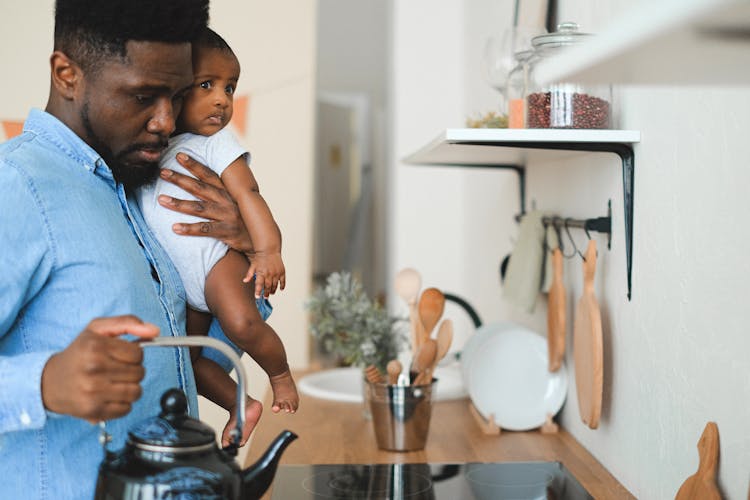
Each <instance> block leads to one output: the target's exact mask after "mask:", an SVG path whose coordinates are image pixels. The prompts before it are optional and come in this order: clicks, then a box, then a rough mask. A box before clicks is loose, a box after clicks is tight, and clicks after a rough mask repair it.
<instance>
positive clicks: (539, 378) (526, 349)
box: [468, 326, 568, 431]
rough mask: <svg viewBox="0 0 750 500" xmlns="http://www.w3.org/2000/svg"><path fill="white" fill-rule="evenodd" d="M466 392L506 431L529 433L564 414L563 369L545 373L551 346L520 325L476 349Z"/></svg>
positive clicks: (488, 335) (486, 337)
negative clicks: (548, 417)
mask: <svg viewBox="0 0 750 500" xmlns="http://www.w3.org/2000/svg"><path fill="white" fill-rule="evenodd" d="M468 371H469V373H468V379H469V380H468V389H469V396H470V397H471V400H472V402H473V403H474V406H476V408H477V410H478V411H479V413H481V414H482V416H483V417H484V418H486V419H489V416H490V415H494V420H495V423H496V424H497V425H498V426H499V427H500V428H502V429H508V430H512V431H525V430H529V429H534V428H536V427H539V426H541V425H542V424H543V423H544V422H545V420H546V418H547V414H548V413H549V414H552V415H553V416H554V415H555V414H557V412H558V411H560V408H561V407H562V405H563V402H565V396H566V394H567V391H568V375H567V370H566V368H565V365H564V364H563V365H562V366H561V367H560V369H559V370H558V371H557V372H554V373H550V372H549V371H548V370H547V341H546V339H545V338H543V337H542V336H541V335H539V334H537V333H534V332H533V331H531V330H527V329H525V328H523V327H520V326H514V327H513V328H508V329H502V330H496V331H491V332H487V333H486V334H484V335H483V336H482V338H481V339H479V341H478V343H477V345H476V346H474V347H473V351H472V354H471V359H470V362H469V366H468Z"/></svg>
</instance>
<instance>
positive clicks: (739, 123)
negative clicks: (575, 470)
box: [389, 0, 750, 499]
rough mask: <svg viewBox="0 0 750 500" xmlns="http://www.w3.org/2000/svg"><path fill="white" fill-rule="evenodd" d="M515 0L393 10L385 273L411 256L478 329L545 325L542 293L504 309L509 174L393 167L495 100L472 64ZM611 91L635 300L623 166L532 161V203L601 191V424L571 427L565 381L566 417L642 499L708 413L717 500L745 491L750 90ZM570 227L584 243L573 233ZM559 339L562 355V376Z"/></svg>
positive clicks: (654, 490) (576, 5)
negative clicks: (624, 159) (714, 434)
mask: <svg viewBox="0 0 750 500" xmlns="http://www.w3.org/2000/svg"><path fill="white" fill-rule="evenodd" d="M511 3H512V2H510V1H509V0H506V1H504V2H490V1H489V0H486V1H478V0H472V1H465V2H464V1H461V0H451V1H445V2H441V3H440V5H439V6H438V5H436V4H435V3H434V2H430V1H428V0H412V1H410V2H395V7H394V46H393V49H392V55H393V58H394V73H393V75H394V76H393V80H392V89H391V90H392V98H393V101H394V108H393V115H392V116H393V123H392V127H391V130H392V138H393V141H394V148H393V153H392V156H391V160H392V168H393V172H392V174H393V178H394V185H393V189H392V191H393V193H394V198H393V206H394V208H393V213H392V222H393V225H392V231H391V235H392V237H391V241H390V248H389V258H390V262H391V264H390V272H391V275H392V274H393V273H395V272H396V271H397V270H398V269H399V268H401V267H403V266H405V265H413V266H415V267H417V268H418V269H419V270H420V271H422V274H423V275H424V277H425V281H426V284H427V286H438V287H440V288H443V289H445V290H448V291H452V292H454V293H458V294H460V295H464V296H465V297H467V298H468V299H469V300H470V301H471V302H472V303H473V304H475V305H476V306H477V308H478V309H479V312H480V314H481V315H482V316H483V319H485V321H489V320H493V319H510V320H513V321H517V322H519V323H522V324H525V325H527V326H531V327H533V328H535V329H536V330H537V331H539V332H540V333H544V332H545V328H546V300H545V299H544V298H542V299H541V300H540V303H539V304H538V306H537V309H536V311H535V313H534V314H532V315H527V314H524V313H521V312H519V311H516V310H514V309H512V308H511V307H510V306H508V305H507V304H505V303H504V302H503V300H502V298H501V295H502V293H501V288H500V285H499V283H498V280H497V273H496V267H497V264H498V261H499V258H500V257H501V256H503V255H504V254H505V253H507V252H508V251H509V250H510V249H511V248H512V245H511V241H510V239H511V238H513V237H515V236H516V234H517V226H516V225H515V224H513V223H512V222H511V220H512V219H511V218H512V216H513V215H514V214H515V213H516V210H517V200H516V191H515V190H516V187H515V186H516V184H515V179H514V178H513V176H512V174H510V173H502V172H476V171H473V170H472V171H465V170H456V169H447V168H427V167H414V166H405V165H403V164H402V163H401V162H400V159H401V158H403V157H404V156H406V155H407V154H409V153H412V152H414V151H415V150H416V149H418V148H420V147H421V146H423V145H424V144H425V143H426V142H427V141H428V140H430V139H432V138H433V136H435V135H437V134H438V133H439V132H440V130H442V129H443V128H446V127H454V126H460V125H461V124H462V121H463V118H464V117H465V116H466V115H468V114H471V113H474V112H477V111H480V110H486V109H490V106H491V102H488V101H487V97H486V96H485V95H484V94H482V92H481V89H480V87H481V86H482V85H483V83H482V82H481V81H480V80H479V79H480V78H481V77H480V76H477V75H478V71H476V70H475V69H474V68H473V67H475V66H476V64H478V62H479V59H478V57H477V50H481V41H482V40H483V39H484V38H486V37H487V36H489V35H490V34H491V31H492V30H491V25H490V24H489V23H488V19H495V20H497V22H498V23H502V22H503V19H502V16H503V15H509V13H510V9H511ZM594 4H596V5H594ZM630 6H631V2H619V1H617V0H608V1H602V2H585V1H583V0H568V1H565V2H561V6H560V17H559V19H560V20H567V19H572V20H576V21H579V22H580V23H581V24H582V27H583V28H584V29H587V30H590V31H598V30H601V29H603V28H604V26H605V25H606V23H607V22H609V21H610V20H612V19H615V18H616V16H617V13H618V12H621V11H622V10H623V9H627V8H630ZM507 23H509V18H508V20H507V22H506V24H507ZM696 71H700V69H699V68H696ZM619 97H620V108H621V109H622V114H621V120H620V126H621V128H625V129H635V130H640V131H641V133H642V142H641V144H640V145H638V146H637V147H636V151H635V155H636V156H635V165H636V170H635V191H634V192H635V223H634V227H635V233H634V255H633V300H632V301H630V302H628V301H627V299H626V279H625V253H624V248H623V245H624V229H623V220H622V212H623V210H622V180H621V167H620V162H619V159H618V158H617V157H616V156H614V155H606V154H588V155H578V156H573V157H568V159H566V160H562V161H557V162H546V163H536V164H530V165H528V170H527V175H528V192H527V196H528V198H529V200H535V201H536V204H537V207H538V208H540V209H549V210H552V211H557V212H559V213H560V214H561V215H565V216H571V217H592V216H599V215H604V213H605V210H606V203H607V200H609V199H611V200H612V208H613V231H614V232H613V236H612V250H611V251H607V250H605V249H604V245H605V240H604V238H603V237H601V236H597V241H598V243H599V248H600V251H599V262H598V268H597V271H598V274H597V279H596V283H595V286H596V291H597V295H598V299H599V303H600V305H601V308H602V311H603V329H604V361H605V371H604V382H605V383H604V404H603V411H602V419H601V423H600V426H599V428H598V429H597V430H590V429H588V428H587V427H585V426H584V425H583V424H582V423H581V421H580V418H579V415H578V405H577V403H576V393H575V383H574V380H573V379H572V378H571V384H570V387H571V390H570V392H569V395H568V402H567V404H566V405H565V407H564V409H563V412H562V414H561V417H560V419H561V422H562V424H563V426H564V427H565V428H566V429H567V430H568V431H569V432H571V433H572V434H573V435H574V436H575V437H576V439H577V440H579V441H580V442H581V443H582V444H583V446H584V447H586V448H587V449H588V450H590V451H591V453H592V454H593V455H594V456H595V457H596V458H597V459H598V460H599V461H600V462H601V463H602V464H603V465H604V466H605V467H606V468H607V469H608V470H610V472H612V473H613V474H614V475H615V476H616V477H617V478H618V479H619V480H620V481H621V482H622V483H623V484H624V485H625V486H626V487H627V488H628V489H629V490H630V491H631V492H632V493H633V494H634V495H635V496H636V497H638V498H646V499H648V498H653V499H661V498H673V497H674V495H675V493H676V492H677V490H678V489H679V487H680V485H681V484H682V482H683V481H684V480H685V479H686V478H687V477H688V476H690V475H691V474H693V473H694V472H695V471H696V469H697V467H698V454H697V448H696V444H697V442H698V439H699V437H700V435H701V432H702V431H703V428H704V426H705V424H706V422H708V421H716V422H717V424H718V428H719V433H720V441H721V452H720V456H721V459H720V466H719V483H720V487H721V489H722V491H723V493H724V494H725V495H726V496H727V498H735V499H740V498H746V496H747V491H748V479H749V477H748V471H750V434H749V433H748V432H747V424H748V422H750V404H749V403H748V402H750V370H749V369H748V362H747V357H748V355H747V353H748V352H750V335H749V334H748V331H747V327H746V321H743V320H744V319H745V317H746V314H744V313H743V305H742V304H743V301H744V299H745V297H746V296H747V293H746V291H745V290H746V286H747V283H748V281H749V280H750V264H749V263H748V259H747V257H746V256H745V253H746V251H745V249H746V248H747V247H748V246H749V245H750V230H749V229H748V227H749V226H748V224H747V222H746V220H745V219H746V217H747V216H748V215H749V214H750V210H748V208H747V203H746V200H745V199H744V196H743V195H744V193H745V191H746V190H747V187H748V186H750V170H749V169H748V168H747V166H746V163H747V160H746V158H747V153H746V141H747V139H746V136H747V130H750V87H746V88H736V89H728V88H724V89H694V88H683V87H679V86H675V87H661V88H646V87H642V88H630V89H623V90H622V91H621V93H620V96H619ZM573 237H574V238H576V241H577V243H578V245H579V246H581V247H582V246H583V245H584V243H585V236H584V235H583V234H582V233H581V232H580V231H573ZM565 276H566V278H565V284H566V287H567V290H568V297H567V298H568V301H567V302H568V309H567V313H568V318H569V319H568V332H572V317H573V313H574V309H575V304H576V302H577V300H578V297H580V294H581V291H582V287H581V267H580V261H577V260H567V261H566V263H565ZM396 306H398V305H396ZM571 337H572V335H570V334H569V337H568V356H567V358H566V362H567V364H568V367H569V369H570V372H571V374H572V373H573V364H572V357H571V356H570V354H571V350H572V338H571ZM571 377H572V375H571Z"/></svg>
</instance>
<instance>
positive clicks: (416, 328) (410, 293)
mask: <svg viewBox="0 0 750 500" xmlns="http://www.w3.org/2000/svg"><path fill="white" fill-rule="evenodd" d="M394 286H395V288H396V293H397V294H398V296H399V297H401V299H402V300H403V301H404V302H406V305H407V306H409V324H410V327H411V328H410V334H411V349H412V354H414V353H416V352H417V347H419V341H420V340H421V336H422V333H421V332H422V323H421V321H420V319H419V312H418V311H417V297H419V290H420V289H421V288H422V277H421V276H420V274H419V273H418V272H417V271H416V270H415V269H411V268H408V267H407V268H405V269H402V270H400V271H399V272H398V273H397V274H396V278H395V281H394Z"/></svg>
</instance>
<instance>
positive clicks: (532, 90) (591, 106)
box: [526, 23, 612, 129]
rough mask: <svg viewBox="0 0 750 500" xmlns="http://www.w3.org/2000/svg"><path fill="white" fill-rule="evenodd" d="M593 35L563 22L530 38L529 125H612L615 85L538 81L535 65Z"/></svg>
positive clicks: (573, 126)
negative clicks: (532, 48)
mask: <svg viewBox="0 0 750 500" xmlns="http://www.w3.org/2000/svg"><path fill="white" fill-rule="evenodd" d="M591 36H592V35H591V34H589V33H581V32H580V31H578V24H576V23H561V24H559V25H558V26H557V31H555V32H553V33H547V34H545V35H539V36H537V37H534V38H533V39H532V41H531V44H532V46H533V47H534V58H533V60H531V62H530V68H529V88H528V91H527V93H526V127H527V128H585V129H605V128H610V126H611V124H612V88H611V86H610V85H590V84H578V83H572V82H539V81H537V78H536V75H535V68H536V67H537V66H538V65H539V64H541V63H543V62H544V61H546V60H549V59H552V58H555V57H557V56H559V54H560V53H561V52H562V51H564V50H565V49H566V48H568V47H570V46H573V45H576V44H578V43H581V42H583V41H584V40H586V39H587V38H589V37H591Z"/></svg>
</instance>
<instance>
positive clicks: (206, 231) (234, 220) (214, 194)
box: [159, 153, 253, 253]
mask: <svg viewBox="0 0 750 500" xmlns="http://www.w3.org/2000/svg"><path fill="white" fill-rule="evenodd" d="M177 161H178V162H179V163H180V165H182V166H183V167H185V168H186V169H188V171H190V173H192V174H193V175H194V176H195V177H190V176H189V175H182V174H180V173H178V172H175V171H173V170H169V169H162V171H161V178H162V179H164V180H165V181H167V182H171V183H172V184H175V185H176V186H179V187H181V188H182V189H184V190H185V191H187V192H188V193H190V194H192V195H193V196H195V197H196V198H198V200H179V199H177V198H172V197H170V196H166V195H161V196H159V204H160V205H161V206H163V207H165V208H168V209H170V210H174V211H176V212H180V213H183V214H188V215H194V216H196V217H200V218H202V219H207V220H206V221H205V222H196V223H193V224H186V223H178V224H175V225H174V226H173V227H172V229H173V230H174V232H175V233H177V234H182V235H187V236H211V237H212V238H216V239H218V240H221V241H223V242H224V243H226V244H227V245H229V246H230V247H232V248H234V249H235V250H237V251H240V252H243V253H251V252H252V251H253V245H252V241H251V240H250V235H249V234H248V233H247V229H246V228H245V224H244V223H243V222H242V217H241V216H240V211H239V209H238V208H237V204H236V203H235V202H234V200H233V199H232V197H231V196H229V193H228V192H227V190H226V189H225V188H224V184H223V183H222V182H221V179H220V178H219V176H218V175H216V172H214V171H213V170H211V169H210V168H208V167H206V166H205V165H203V164H201V163H199V162H197V161H195V160H193V159H192V158H190V157H189V156H187V155H186V154H184V153H178V154H177Z"/></svg>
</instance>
